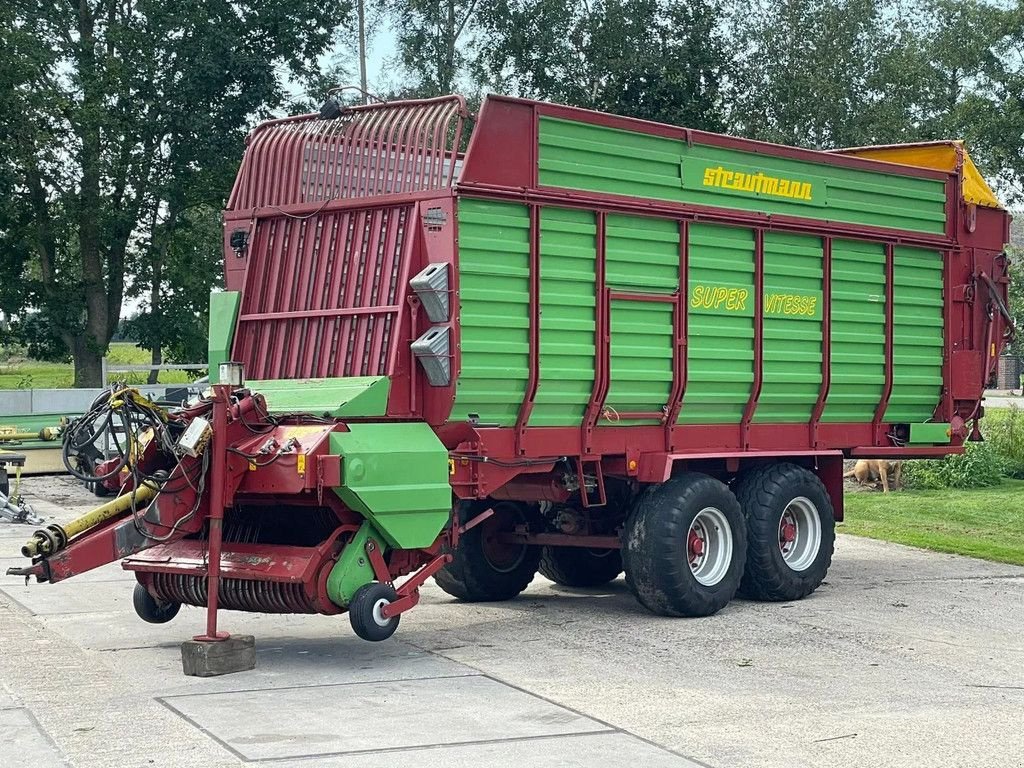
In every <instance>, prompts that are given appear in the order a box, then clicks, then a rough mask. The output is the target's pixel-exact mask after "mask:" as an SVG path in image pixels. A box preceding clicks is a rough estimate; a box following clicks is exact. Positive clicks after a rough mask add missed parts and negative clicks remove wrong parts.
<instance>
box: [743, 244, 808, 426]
mask: <svg viewBox="0 0 1024 768" xmlns="http://www.w3.org/2000/svg"><path fill="white" fill-rule="evenodd" d="M823 274H824V272H823V262H822V246H821V238H820V237H811V236H808V235H791V234H785V233H780V232H766V233H765V236H764V301H763V305H762V306H763V310H764V352H763V354H764V369H763V380H762V385H761V396H760V398H759V399H758V404H757V410H756V411H755V412H754V421H756V422H761V423H771V422H782V423H794V422H802V421H808V420H809V419H810V418H811V411H812V410H814V404H815V403H816V402H817V401H818V396H819V394H820V392H821V357H822V354H821V340H822V317H823V310H822V279H823Z"/></svg>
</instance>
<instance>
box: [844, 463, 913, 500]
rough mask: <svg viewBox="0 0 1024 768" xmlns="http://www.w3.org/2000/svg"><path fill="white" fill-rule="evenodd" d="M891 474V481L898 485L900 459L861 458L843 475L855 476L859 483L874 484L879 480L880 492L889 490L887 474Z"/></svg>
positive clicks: (900, 475) (900, 470) (900, 472)
mask: <svg viewBox="0 0 1024 768" xmlns="http://www.w3.org/2000/svg"><path fill="white" fill-rule="evenodd" d="M890 474H892V475H893V481H894V483H895V486H896V487H897V488H899V487H900V485H901V481H902V476H903V462H902V461H885V460H883V459H861V460H859V461H858V462H857V463H856V465H855V466H854V467H853V469H851V470H850V471H849V472H847V473H846V474H845V475H843V477H853V478H856V480H857V482H858V483H860V484H861V485H869V484H870V485H874V484H875V483H876V482H878V481H881V484H882V493H888V492H889V475H890Z"/></svg>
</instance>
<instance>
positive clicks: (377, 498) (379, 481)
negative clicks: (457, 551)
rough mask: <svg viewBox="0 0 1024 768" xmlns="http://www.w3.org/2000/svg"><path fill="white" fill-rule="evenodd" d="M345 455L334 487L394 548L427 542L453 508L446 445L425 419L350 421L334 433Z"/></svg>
mask: <svg viewBox="0 0 1024 768" xmlns="http://www.w3.org/2000/svg"><path fill="white" fill-rule="evenodd" d="M331 452H332V453H335V454H339V455H341V457H342V465H341V466H342V478H341V482H342V485H341V487H340V488H335V489H334V490H335V492H336V493H337V494H338V495H339V496H340V497H341V500H342V501H344V502H345V503H346V504H347V505H348V506H349V507H350V508H352V509H354V510H355V511H357V512H359V513H361V514H362V515H365V516H366V517H367V518H368V519H369V520H370V521H371V522H372V523H373V524H374V527H375V528H376V529H377V530H378V531H380V533H381V535H382V536H383V537H384V539H385V540H386V541H387V543H388V544H389V545H390V546H392V547H397V548H400V549H415V548H418V547H429V546H430V545H431V544H433V543H434V540H435V539H436V538H437V535H438V534H439V533H440V532H441V529H442V528H443V527H444V525H445V523H447V522H448V517H449V515H450V513H451V508H452V491H451V486H450V485H449V483H448V450H447V449H446V448H445V447H444V445H443V444H442V443H441V441H440V440H438V439H437V435H435V434H434V431H433V430H432V429H431V428H430V427H429V426H428V425H426V424H423V423H421V422H408V423H383V424H381V423H378V424H372V423H371V424H349V425H348V432H332V433H331Z"/></svg>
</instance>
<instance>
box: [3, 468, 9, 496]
mask: <svg viewBox="0 0 1024 768" xmlns="http://www.w3.org/2000/svg"><path fill="white" fill-rule="evenodd" d="M0 493H2V494H3V495H4V496H10V495H11V480H10V478H9V477H8V476H7V467H0Z"/></svg>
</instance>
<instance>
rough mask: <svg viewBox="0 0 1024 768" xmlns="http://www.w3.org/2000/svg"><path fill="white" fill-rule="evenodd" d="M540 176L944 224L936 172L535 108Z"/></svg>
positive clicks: (706, 200) (703, 201)
mask: <svg viewBox="0 0 1024 768" xmlns="http://www.w3.org/2000/svg"><path fill="white" fill-rule="evenodd" d="M538 165H539V174H540V183H541V184H542V185H544V186H551V187H567V188H570V189H582V190H588V191H593V192H607V193H611V194H618V195H630V196H635V197H641V198H655V199H659V200H670V201H674V202H683V203H695V204H699V205H709V206H717V207H721V208H733V209H739V210H746V211H764V212H769V213H783V214H789V215H793V216H806V217H810V218H819V219H829V220H832V221H843V222H849V223H854V224H868V225H872V226H878V227H893V228H898V229H906V230H911V231H916V232H928V233H936V234H939V233H942V232H943V231H944V227H945V221H946V212H945V188H944V185H943V183H942V182H941V181H939V180H935V179H922V178H918V177H912V176H903V175H899V174H895V173H880V172H874V171H865V170H860V169H853V168H847V167H841V166H838V165H830V164H828V163H827V162H822V163H814V162H807V161H803V160H793V159H789V158H782V157H774V156H771V155H768V154H763V153H757V154H754V153H749V152H741V151H738V150H733V149H723V148H719V147H711V146H707V145H703V144H692V145H688V144H687V143H686V142H684V141H682V140H679V139H670V138H665V137H660V136H649V135H646V134H641V133H635V132H632V131H623V130H618V129H614V128H606V127H602V126H597V125H588V124H586V123H581V122H577V121H571V120H561V119H557V118H549V117H542V118H541V119H540V147H539V159H538Z"/></svg>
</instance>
